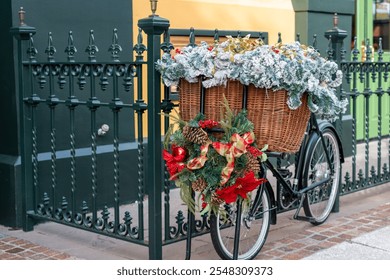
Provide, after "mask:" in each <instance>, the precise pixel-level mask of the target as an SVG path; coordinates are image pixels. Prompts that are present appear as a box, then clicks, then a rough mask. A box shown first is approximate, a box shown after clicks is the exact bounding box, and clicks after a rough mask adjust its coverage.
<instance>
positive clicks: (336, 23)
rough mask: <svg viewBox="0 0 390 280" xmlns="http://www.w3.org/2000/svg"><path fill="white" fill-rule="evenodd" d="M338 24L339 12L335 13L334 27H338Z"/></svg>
mask: <svg viewBox="0 0 390 280" xmlns="http://www.w3.org/2000/svg"><path fill="white" fill-rule="evenodd" d="M338 25H339V16H338V15H337V13H334V16H333V27H334V28H337V26H338Z"/></svg>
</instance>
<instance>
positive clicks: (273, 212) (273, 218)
mask: <svg viewBox="0 0 390 280" xmlns="http://www.w3.org/2000/svg"><path fill="white" fill-rule="evenodd" d="M265 187H266V189H267V191H268V194H269V198H270V200H271V201H270V202H271V209H272V210H271V211H270V212H271V225H276V217H277V215H276V214H277V213H276V209H277V204H276V200H275V194H274V190H273V189H272V186H271V184H270V183H269V182H268V181H267V182H266V183H265Z"/></svg>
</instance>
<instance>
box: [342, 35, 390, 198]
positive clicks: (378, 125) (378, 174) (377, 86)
mask: <svg viewBox="0 0 390 280" xmlns="http://www.w3.org/2000/svg"><path fill="white" fill-rule="evenodd" d="M365 49H366V50H365V52H364V53H362V54H361V56H362V57H365V59H364V61H361V59H360V56H359V54H360V53H359V50H358V48H357V40H356V38H355V42H354V49H353V50H352V61H342V62H341V65H340V67H341V69H342V71H343V72H344V76H345V80H346V83H347V85H348V86H349V88H350V90H349V91H347V92H345V94H346V96H348V97H349V98H350V103H351V114H352V136H353V137H352V139H351V145H352V156H351V157H350V158H349V159H348V160H347V162H346V164H345V165H344V170H346V172H345V177H344V184H343V187H342V190H341V191H342V194H348V193H351V192H354V191H358V190H362V189H365V188H369V187H372V186H376V185H378V184H384V183H386V182H389V181H390V173H389V166H390V79H389V72H390V62H388V61H387V62H386V61H384V58H383V49H382V40H381V39H380V40H379V48H378V51H377V59H376V61H375V60H374V55H375V54H374V53H372V51H371V47H370V42H369V40H366V48H365ZM359 126H360V131H361V133H359ZM359 134H362V135H359ZM363 155H364V158H363ZM359 157H360V159H359ZM359 162H360V163H363V164H362V165H360V164H358V163H359Z"/></svg>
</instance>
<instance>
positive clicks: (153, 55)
mask: <svg viewBox="0 0 390 280" xmlns="http://www.w3.org/2000/svg"><path fill="white" fill-rule="evenodd" d="M169 25H170V24H169V20H167V19H164V18H161V17H159V16H158V15H155V14H154V12H153V14H152V15H151V16H149V17H147V18H143V19H140V20H139V21H138V26H139V27H140V28H141V29H142V30H143V31H144V32H145V33H146V34H147V50H148V59H147V77H148V78H147V80H148V83H147V97H148V101H147V103H148V145H147V146H148V148H147V149H148V156H147V167H148V168H147V173H148V174H146V176H145V177H146V186H147V190H148V193H149V205H148V216H149V258H150V259H162V208H161V206H162V202H161V198H162V194H161V192H162V182H163V179H162V157H161V154H162V147H161V79H160V74H159V73H158V72H157V71H156V70H155V62H156V61H157V60H158V59H159V58H160V57H161V49H160V47H161V35H162V34H163V33H164V32H165V31H166V30H167V29H168V28H169Z"/></svg>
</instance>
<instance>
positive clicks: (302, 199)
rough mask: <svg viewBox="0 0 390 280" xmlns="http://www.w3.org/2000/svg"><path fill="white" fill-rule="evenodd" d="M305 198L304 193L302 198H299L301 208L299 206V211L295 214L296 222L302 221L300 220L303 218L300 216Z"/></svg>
mask: <svg viewBox="0 0 390 280" xmlns="http://www.w3.org/2000/svg"><path fill="white" fill-rule="evenodd" d="M305 197H306V194H305V193H302V195H301V197H300V198H299V206H298V208H297V211H296V212H295V215H294V219H295V220H300V218H301V216H299V212H300V211H301V208H302V205H303V201H304V200H305Z"/></svg>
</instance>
